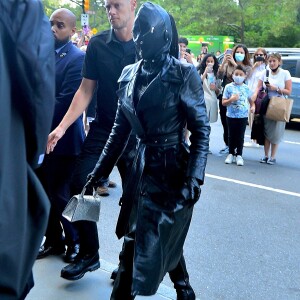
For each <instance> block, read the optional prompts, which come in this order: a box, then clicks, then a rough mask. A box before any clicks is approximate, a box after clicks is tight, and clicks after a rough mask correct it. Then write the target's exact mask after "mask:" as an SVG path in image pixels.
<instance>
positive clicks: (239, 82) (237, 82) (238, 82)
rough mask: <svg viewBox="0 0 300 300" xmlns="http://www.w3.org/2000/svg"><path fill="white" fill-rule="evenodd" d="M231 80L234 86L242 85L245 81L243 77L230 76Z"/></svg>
mask: <svg viewBox="0 0 300 300" xmlns="http://www.w3.org/2000/svg"><path fill="white" fill-rule="evenodd" d="M232 79H233V81H234V82H235V83H236V84H242V83H243V82H244V80H245V77H243V76H234V75H233V76H232Z"/></svg>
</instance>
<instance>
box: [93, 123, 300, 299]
mask: <svg viewBox="0 0 300 300" xmlns="http://www.w3.org/2000/svg"><path fill="white" fill-rule="evenodd" d="M299 125H300V124H293V125H292V126H289V128H288V129H287V130H286V132H285V137H284V142H282V143H281V144H280V146H279V150H278V155H277V164H276V165H273V166H270V165H266V164H261V163H259V159H260V158H261V157H262V156H263V148H262V147H260V148H244V153H243V157H244V160H245V165H244V166H242V167H238V166H236V165H234V164H233V165H226V164H224V160H225V156H224V155H223V156H222V155H220V154H219V153H218V152H219V150H220V149H221V148H222V147H223V143H222V127H221V124H220V123H219V122H217V123H214V124H212V132H211V141H210V148H211V151H212V153H213V154H211V155H209V158H208V164H207V169H206V180H205V184H204V186H203V188H202V195H201V199H200V200H199V202H198V203H197V204H196V205H195V209H194V215H193V220H192V223H191V227H190V231H189V233H188V237H187V240H186V243H185V247H184V253H185V257H186V262H187V267H188V270H189V273H190V281H191V284H192V286H193V287H194V289H195V291H196V294H197V298H198V299H202V300H217V299H218V300H219V299H222V300H223V299H229V300H239V299H241V300H246V299H253V300H269V299H270V300H277V299H278V300H289V299H291V300H294V299H295V300H296V299H300V235H299V228H300V218H299V216H300V126H299ZM246 140H249V128H247V132H246ZM111 179H113V180H115V181H117V182H118V187H117V188H115V189H111V195H110V196H109V197H106V198H103V199H102V208H101V209H102V211H101V220H100V222H99V223H98V228H99V237H100V244H101V245H100V254H101V258H102V259H103V260H104V261H106V262H107V263H108V264H110V265H111V269H113V267H115V266H116V265H117V263H118V254H119V251H120V249H121V246H122V241H118V240H117V238H116V237H115V235H114V229H115V224H116V220H117V215H118V211H119V207H118V199H119V196H120V193H121V188H120V181H119V177H118V173H117V171H116V170H114V172H113V174H112V177H111ZM162 289H165V290H166V292H165V293H166V296H169V297H170V298H173V299H176V298H175V293H174V290H173V289H172V283H171V282H170V280H169V278H168V276H166V278H165V280H164V281H163V285H162Z"/></svg>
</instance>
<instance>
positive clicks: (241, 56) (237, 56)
mask: <svg viewBox="0 0 300 300" xmlns="http://www.w3.org/2000/svg"><path fill="white" fill-rule="evenodd" d="M234 57H235V60H236V61H238V62H241V61H243V60H244V58H245V54H242V53H235V54H234Z"/></svg>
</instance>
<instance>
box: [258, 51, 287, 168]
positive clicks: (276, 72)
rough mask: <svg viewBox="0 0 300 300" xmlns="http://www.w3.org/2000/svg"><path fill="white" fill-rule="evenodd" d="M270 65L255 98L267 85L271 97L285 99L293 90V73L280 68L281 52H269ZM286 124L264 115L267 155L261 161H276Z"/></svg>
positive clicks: (269, 162) (262, 74)
mask: <svg viewBox="0 0 300 300" xmlns="http://www.w3.org/2000/svg"><path fill="white" fill-rule="evenodd" d="M268 65H269V68H270V72H269V77H267V72H266V71H263V72H262V73H261V76H260V78H259V80H258V84H257V88H256V92H255V94H254V96H253V98H254V97H255V98H256V96H257V94H258V91H259V90H260V89H261V88H262V87H263V86H265V87H266V88H267V89H268V94H269V97H270V98H272V97H273V96H277V97H282V98H283V101H284V98H285V97H286V96H288V95H290V94H291V92H292V80H291V74H290V72H289V71H287V70H283V69H281V68H280V65H281V55H280V54H279V53H271V54H269V56H268ZM285 125H286V122H281V121H273V120H269V119H267V118H266V117H265V116H264V133H265V144H264V152H265V155H264V157H262V158H261V160H260V162H261V163H267V164H269V165H274V164H275V163H276V154H277V150H278V145H279V143H280V142H281V140H282V138H283V135H284V130H285Z"/></svg>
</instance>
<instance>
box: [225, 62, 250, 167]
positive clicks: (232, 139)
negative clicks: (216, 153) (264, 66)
mask: <svg viewBox="0 0 300 300" xmlns="http://www.w3.org/2000/svg"><path fill="white" fill-rule="evenodd" d="M232 78H233V82H232V83H229V84H227V85H226V86H225V89H224V93H223V99H222V105H224V106H227V113H226V118H227V124H228V146H229V154H228V156H227V158H226V159H225V163H226V164H231V163H233V162H234V161H236V164H237V165H238V166H243V165H244V160H243V157H242V154H243V144H244V135H245V130H246V126H247V121H248V113H249V105H248V103H247V102H248V101H249V102H250V103H251V107H250V110H251V112H254V110H255V105H254V103H253V102H252V101H251V98H250V97H251V94H252V92H251V91H250V89H249V87H248V86H247V85H246V84H245V83H244V81H245V79H246V70H245V68H244V67H243V66H241V65H238V66H237V67H236V68H235V70H234V72H233V76H232Z"/></svg>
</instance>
